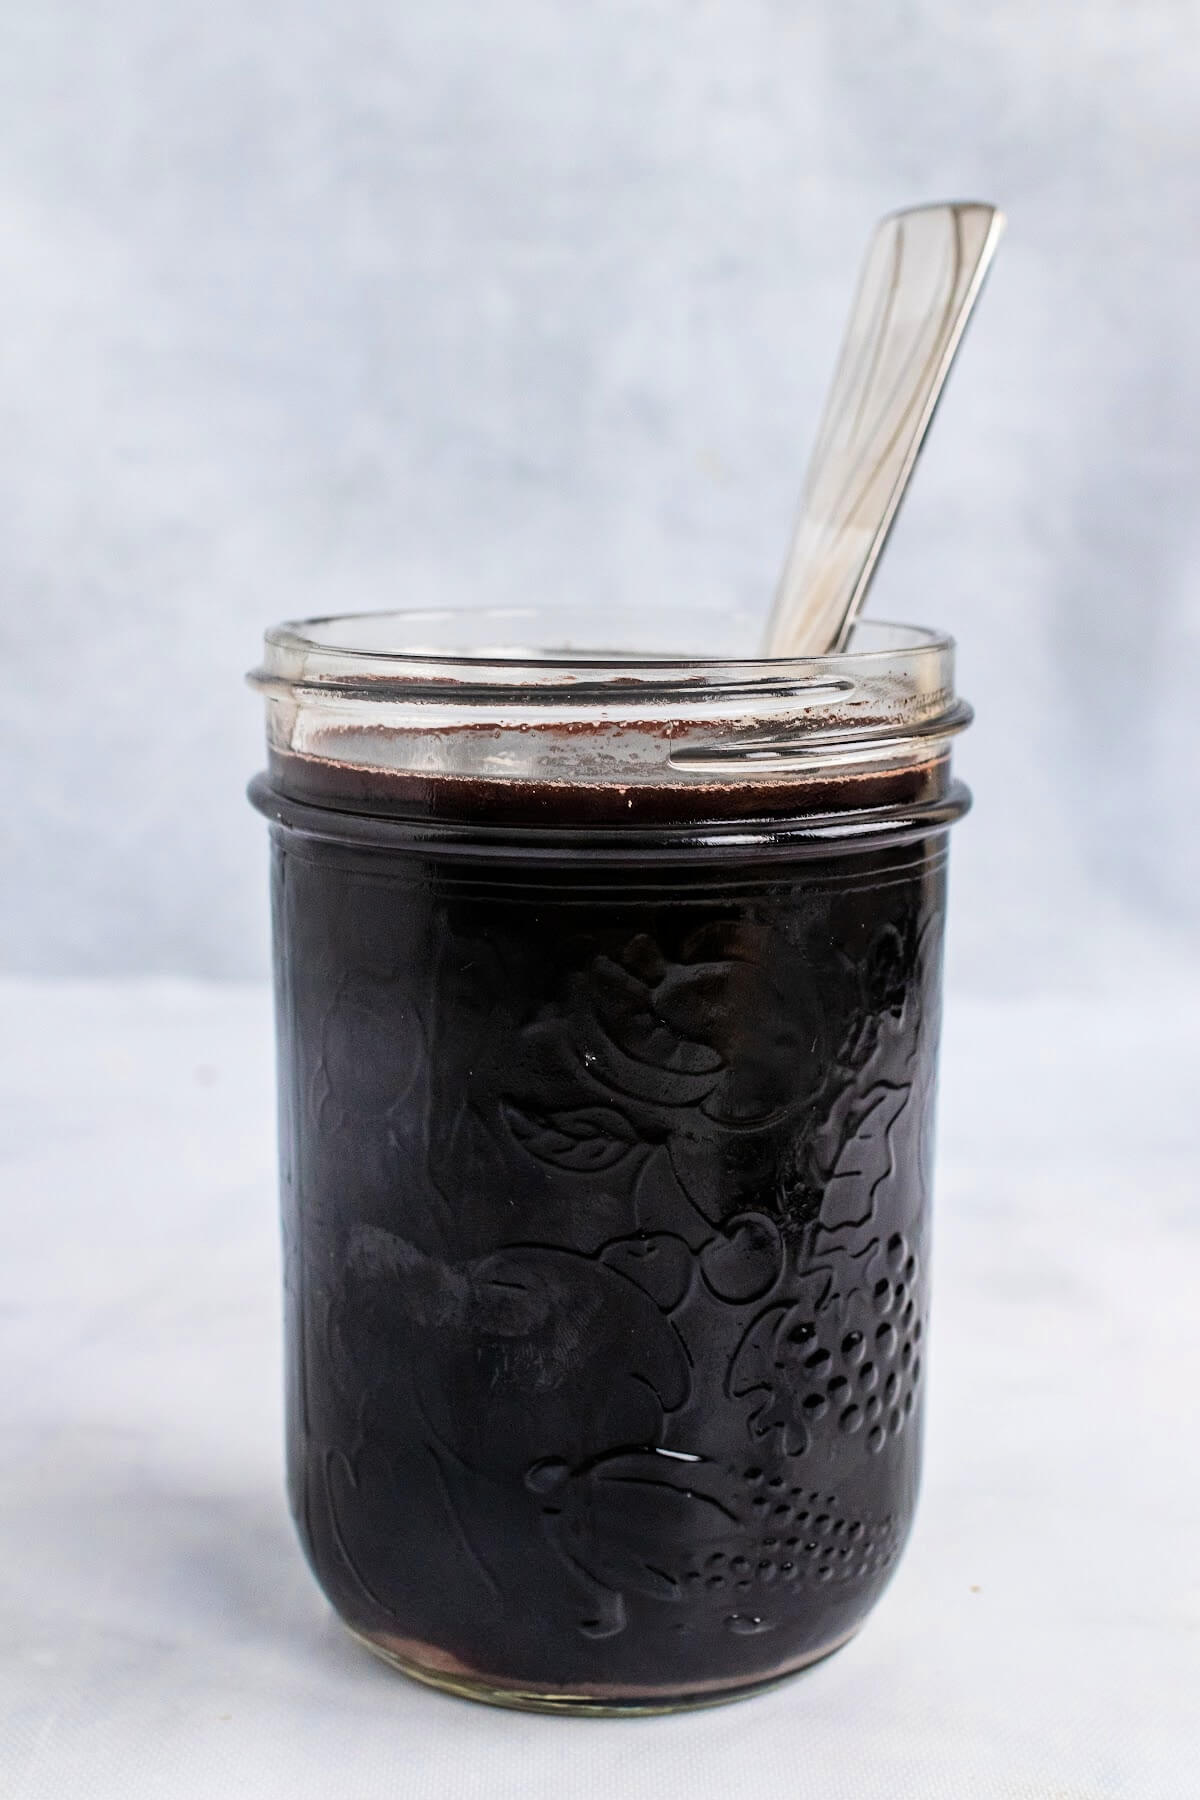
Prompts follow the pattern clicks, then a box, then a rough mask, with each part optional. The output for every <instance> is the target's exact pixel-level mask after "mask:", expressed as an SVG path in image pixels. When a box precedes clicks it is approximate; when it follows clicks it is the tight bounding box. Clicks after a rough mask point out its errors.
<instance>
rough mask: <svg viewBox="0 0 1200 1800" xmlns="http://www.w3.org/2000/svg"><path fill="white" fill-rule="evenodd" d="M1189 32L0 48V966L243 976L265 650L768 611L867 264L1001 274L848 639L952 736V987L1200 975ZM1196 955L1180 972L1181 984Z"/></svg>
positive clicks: (580, 13)
mask: <svg viewBox="0 0 1200 1800" xmlns="http://www.w3.org/2000/svg"><path fill="white" fill-rule="evenodd" d="M1198 27H1200V12H1198V10H1197V6H1196V4H1194V0H1137V4H1136V5H1134V4H1132V0H1086V4H1084V3H1080V4H1073V5H1066V4H1063V3H1062V0H1001V3H999V4H986V3H976V4H971V5H968V4H967V3H966V0H907V3H902V0H897V3H895V4H891V5H881V4H880V3H879V0H871V3H870V4H868V0H823V3H810V4H806V5H805V4H799V3H793V4H783V3H782V0H775V3H772V0H708V3H704V0H692V3H690V4H689V3H687V0H642V3H640V4H631V3H629V0H603V4H600V5H595V6H568V5H565V4H561V3H559V4H555V5H552V4H548V3H546V0H505V3H503V4H498V5H495V6H491V7H488V6H481V5H479V4H478V0H472V3H471V4H468V3H467V0H437V3H436V4H430V5H425V4H417V3H416V0H408V3H407V4H398V3H397V0H337V4H336V5H335V4H331V3H330V0H322V3H321V4H319V5H317V4H310V3H308V0H293V3H292V4H290V5H283V4H280V3H279V0H257V4H255V5H254V6H250V7H247V6H245V5H243V4H241V3H240V0H239V3H238V4H234V3H233V0H211V3H210V4H208V5H206V6H204V7H198V6H194V5H193V6H188V7H184V6H180V5H176V4H171V3H170V0H167V3H166V4H164V0H119V3H118V4H116V5H112V6H103V7H98V6H96V5H95V4H94V0H42V3H41V4H40V5H38V6H36V7H30V6H24V5H19V4H17V0H4V5H3V9H2V11H0V116H2V117H3V120H4V127H3V133H2V151H0V155H2V161H0V265H2V266H0V327H2V329H0V402H2V404H3V412H4V430H3V433H2V435H0V504H2V506H3V515H4V516H3V520H2V524H0V604H2V608H3V671H4V677H5V680H4V693H3V706H2V709H0V732H2V740H3V756H4V771H5V775H4V781H5V793H4V805H3V818H4V833H5V838H6V843H5V847H4V863H5V880H4V882H3V883H2V884H0V908H2V912H0V959H2V963H3V965H4V966H7V967H8V968H11V969H19V970H29V971H39V972H45V971H49V972H63V973H104V972H129V971H135V972H136V971H145V972H166V971H176V972H186V973H195V974H211V975H247V974H256V973H258V972H260V971H261V970H262V968H263V967H264V966H265V954H266V930H265V904H264V896H265V844H264V842H263V837H264V833H263V830H262V826H261V821H259V820H257V819H256V818H255V817H254V816H253V815H252V814H251V813H250V812H249V810H248V808H247V807H246V806H245V804H244V802H243V799H242V786H243V783H244V780H245V778H246V777H247V775H248V774H250V773H251V772H252V771H253V769H254V768H255V766H256V763H257V760H258V755H259V733H260V723H259V720H258V717H257V706H256V703H255V701H254V699H253V697H252V696H251V695H250V694H248V693H247V692H246V691H245V690H244V689H243V688H242V687H241V685H240V681H241V674H242V671H243V670H244V669H245V668H246V667H248V666H249V665H250V664H251V663H252V662H253V661H254V660H255V659H256V656H257V645H258V636H259V632H260V630H261V628H262V626H263V625H264V624H266V623H268V622H270V621H272V620H274V619H276V618H279V617H285V616H297V615H303V614H306V613H312V612H316V611H321V610H329V609H336V608H339V607H347V608H349V607H353V608H361V607H370V606H387V605H394V604H410V605H415V604H420V603H429V602H436V603H439V604H455V603H469V602H475V603H479V602H480V601H482V600H485V599H495V600H498V601H504V600H508V599H510V598H512V597H520V596H528V595H530V594H535V595H537V596H547V595H548V596H561V599H562V603H563V605H564V608H569V609H570V610H571V612H572V613H573V615H574V616H575V617H576V619H578V618H579V616H580V615H583V616H585V617H589V616H591V617H595V616H598V615H600V614H601V612H602V610H603V608H604V607H605V606H606V604H608V603H610V602H611V601H612V600H613V599H614V598H617V599H619V600H621V601H622V602H628V601H633V602H634V603H636V604H639V605H641V604H645V605H653V606H656V607H661V608H664V609H671V610H673V611H675V612H677V613H678V614H679V615H680V616H681V621H682V623H681V636H684V637H685V636H686V618H687V614H688V611H689V608H691V607H693V606H694V605H696V604H697V603H703V604H704V605H705V606H713V605H719V604H722V603H723V602H725V601H726V600H728V601H730V602H736V603H737V604H738V605H739V606H743V607H752V608H755V609H761V610H762V611H764V612H765V609H766V606H767V603H768V600H769V594H770V589H771V585H772V581H773V577H774V573H775V569H776V566H777V564H778V561H779V558H780V555H781V552H782V547H783V544H784V541H785V539H786V536H787V533H788V530H789V526H790V521H791V515H792V510H793V506H794V502H795V497H796V493H797V489H798V486H799V481H800V476H801V472H802V468H803V463H804V460H805V455H806V451H807V445H808V443H809V441H810V438H811V434H812V432H813V429H814V427H815V422H816V414H817V411H818V409H819V405H820V401H821V397H822V393H823V390H824V386H825V383H826V380H827V377H828V372H829V368H830V365H831V362H832V358H833V355H834V351H835V349H836V344H837V339H838V336H839V334H840V326H841V320H842V316H843V313H844V310H845V307H846V305H847V302H848V297H849V292H850V288H851V285H852V282H853V277H854V273H855V270H856V267H857V264H858V260H859V256H860V254H861V249H862V245H863V242H864V240H865V237H866V235H867V233H868V231H869V229H870V227H871V225H872V223H873V221H874V218H875V217H876V215H877V214H879V213H881V212H882V211H885V210H887V209H889V208H891V207H894V206H896V205H901V204H907V203H910V202H913V201H916V200H921V199H928V198H941V197H950V196H971V197H980V198H986V199H992V200H995V201H997V202H999V203H1001V204H1002V205H1004V206H1005V207H1006V209H1007V210H1008V212H1009V215H1010V220H1011V224H1010V231H1009V236H1008V238H1007V240H1006V241H1005V243H1004V245H1003V247H1002V250H1001V254H1000V259H999V262H998V265H997V270H996V273H995V275H994V277H993V280H992V283H991V286H990V288H989V291H988V293H987V295H986V296H985V300H984V303H983V307H982V310H981V315H980V318H979V320H978V322H977V325H976V326H975V328H974V330H973V332H972V334H971V337H970V339H969V341H968V343H967V346H966V349H965V351H964V356H963V361H962V365H961V367H960V368H959V369H958V370H957V371H956V373H955V376H954V378H953V382H952V386H951V389H950V392H949V394H948V396H947V400H946V403H945V405H944V407H943V408H942V411H941V414H940V416H939V419H938V423H937V428H936V431H935V434H934V437H933V440H932V442H931V445H930V448H929V451H928V453H927V456H926V458H925V460H924V462H923V465H922V467H921V470H920V472H919V475H918V479H917V485H916V487H915V489H914V493H913V496H912V499H911V501H910V503H909V505H908V507H907V509H906V512H905V516H904V518H903V520H902V521H901V525H900V528H899V533H898V536H897V540H896V542H895V544H894V546H893V548H892V550H891V551H890V553H889V556H888V558H887V560H886V562H885V565H884V568H883V571H882V573H881V575H880V578H879V581H878V584H877V587H876V590H875V593H874V595H873V599H872V607H873V610H874V611H875V612H877V613H878V614H880V615H882V616H891V617H897V618H911V619H913V620H918V621H923V622H929V623H936V624H941V625H946V626H949V627H951V628H952V629H953V630H955V632H956V633H957V634H958V636H959V639H960V642H961V663H960V677H961V684H962V687H963V690H964V691H965V692H966V693H967V694H968V695H969V696H970V697H971V698H972V699H973V700H974V701H975V703H976V705H977V707H978V709H979V720H978V723H977V725H976V727H975V729H974V731H973V733H972V734H971V735H970V737H969V738H968V739H967V740H965V741H964V744H963V747H962V753H961V766H962V768H963V771H964V773H965V774H966V775H967V777H968V779H969V780H970V781H971V782H972V784H973V786H974V787H975V790H976V798H977V810H976V812H975V814H974V816H973V818H972V819H971V820H970V821H969V822H968V824H967V825H966V826H964V827H962V828H960V830H959V832H958V839H957V844H956V856H955V884H956V896H955V925H954V935H953V939H952V945H953V959H954V970H955V977H956V980H957V981H958V982H959V983H960V984H961V985H962V986H964V987H968V988H970V987H974V988H976V989H981V990H987V989H995V988H999V989H1001V990H1003V991H1013V990H1014V989H1016V990H1020V989H1023V988H1027V987H1030V986H1035V987H1052V986H1067V987H1073V986H1080V985H1084V984H1088V983H1092V982H1094V981H1095V980H1096V979H1098V978H1099V977H1101V976H1102V975H1104V974H1105V973H1106V972H1112V971H1116V970H1118V969H1119V970H1128V969H1132V970H1133V971H1134V972H1136V971H1137V969H1138V968H1139V967H1141V966H1142V965H1143V964H1144V965H1145V966H1146V968H1147V969H1153V970H1154V971H1156V978H1157V977H1158V976H1159V975H1161V976H1163V977H1165V975H1166V972H1167V970H1168V967H1169V963H1168V959H1169V958H1170V957H1171V956H1172V955H1174V954H1176V953H1179V952H1181V951H1184V950H1186V949H1187V947H1188V945H1189V944H1190V945H1191V946H1192V947H1193V948H1194V945H1195V938H1194V936H1192V935H1191V934H1192V933H1193V931H1194V918H1195V908H1194V903H1193V899H1192V895H1193V891H1194V887H1195V882H1196V876H1197V873H1198V869H1197V861H1198V856H1197V848H1196V843H1197V837H1196V831H1195V818H1196V807H1197V799H1198V795H1197V786H1198V773H1197V758H1196V755H1195V750H1194V735H1193V730H1192V721H1193V718H1194V715H1195V709H1196V695H1197V693H1198V691H1200V526H1198V524H1197V508H1196V501H1195V496H1196V493H1197V485H1198V477H1200V449H1198V438H1197V430H1196V424H1195V421H1196V419H1197V417H1198V416H1200V344H1198V342H1197V333H1196V328H1195V316H1196V296H1197V292H1198V291H1200V287H1198V280H1197V278H1198V275H1200V267H1198V265H1200V240H1198V233H1197V226H1196V204H1197V197H1198V191H1197V180H1196V177H1197V173H1198V172H1200V151H1198V148H1197V142H1198V139H1197V132H1196V126H1195V106H1196V95H1197V92H1200V29H1198ZM1188 953H1189V954H1190V953H1191V951H1189V952H1188Z"/></svg>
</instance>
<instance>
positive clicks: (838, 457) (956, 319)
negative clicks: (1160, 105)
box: [763, 201, 1005, 656]
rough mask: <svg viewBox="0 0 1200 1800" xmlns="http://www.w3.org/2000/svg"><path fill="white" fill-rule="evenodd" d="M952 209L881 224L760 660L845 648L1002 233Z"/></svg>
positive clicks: (987, 213) (988, 218)
mask: <svg viewBox="0 0 1200 1800" xmlns="http://www.w3.org/2000/svg"><path fill="white" fill-rule="evenodd" d="M1004 224H1005V220H1004V215H1003V213H1001V212H1000V211H998V209H997V208H996V207H994V206H987V205H984V204H982V203H980V202H976V201H954V202H947V203H945V204H942V205H936V206H921V207H915V208H911V209H909V210H908V211H905V212H898V213H893V214H891V215H889V217H887V218H885V219H884V220H882V221H881V223H880V225H879V226H878V228H877V230H876V232H875V234H874V236H873V238H872V240H871V243H870V246H869V248H868V251H867V256H866V260H865V262H864V264H863V268H862V273H861V275H860V277H859V284H858V290H857V293H856V295H855V300H854V305H853V308H852V310H851V314H850V322H849V325H848V326H847V330H846V336H845V338H844V340H843V343H842V349H841V354H840V356H839V359H838V365H837V369H836V372H835V374H834V378H833V384H832V387H831V388H830V391H829V397H828V399H827V401H826V403H825V413H824V416H823V418H822V421H821V428H820V431H819V433H818V436H817V442H816V446H815V448H814V450H813V454H812V458H811V460H810V462H809V466H808V472H807V475H806V477H805V485H804V493H803V499H802V502H801V508H800V518H799V522H798V523H797V526H796V531H795V534H794V536H793V539H792V544H791V548H790V550H789V552H788V558H787V562H786V564H785V565H784V569H783V574H782V576H781V578H780V582H779V587H778V590H777V592H776V595H775V603H774V606H773V609H772V612H771V618H770V622H769V624H768V627H767V633H766V638H765V641H764V646H763V654H764V656H822V655H826V654H828V653H829V652H830V651H834V650H842V649H844V648H845V645H846V640H847V638H848V637H849V634H850V630H851V627H852V626H853V624H854V620H855V618H856V616H857V614H858V612H859V609H860V608H861V606H862V603H863V600H864V598H865V597H866V592H867V589H868V587H869V586H870V583H871V578H872V576H873V575H874V573H875V567H876V564H877V563H878V561H879V556H880V553H881V551H882V549H883V546H884V543H885V542H886V540H887V535H888V532H889V531H890V530H891V526H892V521H893V520H894V518H895V516H896V512H897V509H898V507H899V505H900V501H901V499H902V498H903V496H904V491H905V489H906V487H907V486H908V481H909V477H910V476H911V474H912V471H913V468H914V466H915V464H916V460H917V456H918V454H919V452H920V449H921V445H922V443H923V442H924V440H925V435H926V433H927V431H928V429H929V424H930V421H931V420H932V418H933V414H934V410H935V408H936V406H937V402H938V398H939V396H940V394H941V391H942V387H943V385H944V383H945V380H946V376H947V374H948V373H949V371H950V366H951V364H952V363H953V361H954V357H955V353H956V351H957V350H958V346H959V344H960V342H961V340H962V335H963V332H964V330H965V329H966V324H967V320H968V319H969V317H970V315H971V311H972V308H973V307H974V305H975V302H976V300H977V299H978V297H979V293H980V290H981V289H982V287H983V282H984V277H985V276H986V274H987V271H988V266H989V264H990V263H991V260H992V257H993V255H994V253H995V249H996V245H997V244H998V243H999V241H1000V236H1001V234H1002V232H1003V230H1004Z"/></svg>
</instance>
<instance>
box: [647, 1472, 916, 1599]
mask: <svg viewBox="0 0 1200 1800" xmlns="http://www.w3.org/2000/svg"><path fill="white" fill-rule="evenodd" d="M743 1479H744V1481H745V1483H746V1485H747V1487H748V1488H749V1490H750V1491H751V1493H752V1495H753V1498H752V1499H751V1501H750V1508H751V1514H752V1517H753V1518H754V1519H755V1521H756V1525H757V1535H756V1536H750V1535H748V1536H747V1537H746V1538H745V1540H744V1541H743V1542H742V1544H741V1545H740V1546H739V1548H738V1550H737V1551H736V1552H735V1553H726V1552H724V1551H722V1550H714V1551H713V1552H712V1553H711V1554H710V1555H708V1556H704V1557H697V1558H695V1559H693V1560H692V1561H691V1562H690V1563H688V1564H687V1565H685V1567H684V1569H683V1583H684V1588H685V1591H686V1592H688V1593H690V1594H692V1595H694V1596H695V1597H696V1598H699V1597H700V1596H701V1595H702V1594H706V1593H707V1594H723V1595H732V1596H734V1597H736V1599H737V1600H738V1601H739V1602H743V1603H748V1596H752V1595H755V1596H762V1590H764V1589H769V1588H774V1587H776V1586H778V1587H779V1588H780V1589H786V1588H787V1587H789V1586H795V1585H797V1584H802V1585H803V1584H812V1583H816V1584H825V1583H829V1582H833V1583H849V1582H855V1581H862V1580H866V1579H868V1578H869V1577H871V1576H872V1575H876V1574H878V1573H880V1572H881V1571H882V1570H884V1569H886V1568H887V1567H888V1565H889V1563H891V1562H892V1561H893V1559H894V1558H895V1557H896V1555H897V1554H898V1552H899V1549H900V1532H899V1529H898V1526H897V1522H896V1520H895V1519H894V1518H892V1517H891V1516H889V1517H887V1518H885V1519H882V1520H877V1521H872V1520H867V1519H860V1518H856V1517H855V1516H854V1515H853V1514H852V1513H850V1512H848V1511H847V1510H846V1508H845V1507H843V1506H842V1505H841V1503H840V1502H839V1500H838V1496H837V1494H836V1493H826V1492H824V1491H822V1490H821V1489H819V1488H810V1489H805V1488H803V1487H800V1486H789V1485H788V1478H787V1476H786V1475H784V1474H780V1473H778V1472H776V1473H774V1474H767V1473H766V1472H765V1471H764V1470H763V1469H762V1468H760V1467H758V1466H757V1465H754V1464H752V1465H751V1466H750V1467H748V1468H747V1469H746V1470H745V1471H744V1474H743ZM764 1597H765V1596H764Z"/></svg>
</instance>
